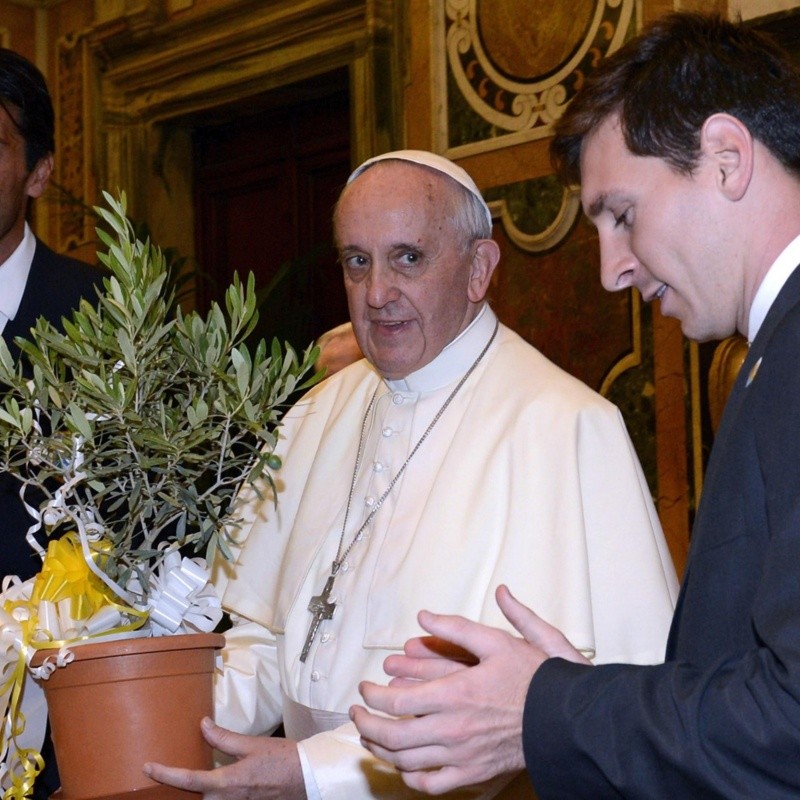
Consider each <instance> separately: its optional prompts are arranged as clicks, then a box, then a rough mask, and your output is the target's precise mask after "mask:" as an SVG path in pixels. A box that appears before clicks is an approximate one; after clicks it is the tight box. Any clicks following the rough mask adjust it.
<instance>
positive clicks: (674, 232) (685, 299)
mask: <svg viewBox="0 0 800 800" xmlns="http://www.w3.org/2000/svg"><path fill="white" fill-rule="evenodd" d="M581 202H582V204H583V208H584V211H585V212H586V214H587V215H588V216H589V218H590V219H591V220H592V222H593V223H594V224H595V225H596V226H597V230H598V235H599V239H600V263H601V267H600V273H601V280H602V282H603V286H604V287H605V288H606V289H608V290H609V291H618V290H620V289H625V288H628V287H630V286H634V287H636V288H637V289H638V290H639V291H640V292H641V294H642V297H643V299H644V300H645V301H646V302H649V301H651V300H660V303H661V312H662V313H663V314H664V315H665V316H668V317H676V318H677V319H679V320H680V322H681V328H682V330H683V332H684V334H685V335H686V336H688V337H690V338H691V339H696V340H697V341H706V340H709V339H722V338H725V337H726V336H729V335H731V334H732V333H734V331H735V330H736V327H737V323H738V322H739V321H740V320H741V318H742V316H743V309H742V302H743V301H742V287H741V285H740V283H741V282H740V281H739V279H738V277H737V268H736V267H735V265H734V263H732V262H733V261H734V260H735V259H729V258H728V257H727V256H726V250H725V243H726V240H727V239H728V238H729V237H728V236H727V233H729V232H727V231H726V230H725V226H724V225H723V220H725V215H724V210H725V209H724V205H723V203H724V200H723V199H722V198H721V197H720V193H719V192H718V191H717V189H716V175H715V174H714V168H713V164H709V163H708V162H706V161H704V160H702V159H701V162H700V164H699V165H698V167H697V169H696V170H695V172H694V173H693V174H692V175H691V176H687V175H683V174H680V173H678V172H676V171H675V170H674V169H673V168H672V167H670V165H669V164H667V163H666V162H665V161H664V160H662V159H660V158H655V157H649V156H644V157H643V156H636V155H633V154H632V153H631V152H630V151H629V150H628V148H627V146H626V144H625V141H624V139H623V135H622V131H621V129H620V125H619V121H618V119H617V117H616V116H612V117H609V118H608V119H607V120H606V121H605V122H604V123H603V124H602V125H600V126H599V127H598V128H597V129H596V130H595V131H594V132H593V133H592V134H590V136H589V137H587V139H586V140H585V142H584V145H583V151H582V153H581ZM728 255H732V254H728Z"/></svg>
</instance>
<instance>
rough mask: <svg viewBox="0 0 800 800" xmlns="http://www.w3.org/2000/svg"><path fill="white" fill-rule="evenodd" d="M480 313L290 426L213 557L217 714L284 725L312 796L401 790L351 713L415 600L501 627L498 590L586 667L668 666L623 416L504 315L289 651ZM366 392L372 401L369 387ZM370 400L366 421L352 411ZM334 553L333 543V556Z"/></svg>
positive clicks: (251, 725) (657, 581)
mask: <svg viewBox="0 0 800 800" xmlns="http://www.w3.org/2000/svg"><path fill="white" fill-rule="evenodd" d="M495 325H496V317H495V315H494V313H493V312H492V311H491V309H489V308H488V306H487V307H485V308H484V309H483V311H482V313H481V314H480V315H479V316H478V318H477V319H476V320H475V321H474V322H473V323H472V325H471V326H470V327H469V328H468V329H467V330H466V331H464V332H463V333H462V334H461V335H460V336H459V337H458V338H457V339H455V340H454V341H453V342H451V343H450V344H449V345H448V346H447V347H446V348H445V349H444V350H443V351H442V353H441V354H440V355H439V356H438V357H437V358H436V359H435V360H434V361H432V362H431V363H430V364H428V365H427V366H425V367H423V368H422V369H421V370H419V371H418V372H415V373H413V374H412V375H409V376H408V377H407V378H405V379H403V380H399V381H384V380H382V379H381V377H380V376H379V375H378V374H377V373H376V372H375V371H374V369H373V368H372V367H371V366H370V365H369V364H368V363H367V362H366V361H360V362H358V363H357V364H354V365H352V366H350V367H348V368H346V369H345V370H343V371H342V372H339V373H336V374H335V375H333V376H331V377H330V378H328V379H327V380H325V381H323V382H322V383H321V384H319V385H318V386H316V387H314V389H312V390H311V391H310V392H309V393H308V394H307V395H306V396H305V397H304V398H303V399H302V400H301V401H300V402H299V403H298V404H297V405H296V406H295V407H294V408H293V409H292V410H291V411H290V412H289V413H288V414H287V415H286V417H285V418H284V423H283V426H282V428H281V440H280V443H279V445H278V448H277V453H278V454H279V455H280V456H281V458H282V459H283V467H282V468H281V470H280V471H279V475H278V479H277V508H276V507H275V506H274V505H273V502H272V499H271V498H267V499H264V500H262V501H257V502H253V503H251V504H250V505H249V507H248V515H247V516H248V520H247V523H246V524H245V525H244V526H243V527H242V528H241V531H240V533H239V534H238V538H239V540H240V541H241V546H240V547H239V548H238V551H237V553H236V559H235V562H234V563H232V564H220V565H218V574H217V582H218V584H219V585H220V586H221V587H224V598H223V604H224V606H225V607H226V608H227V609H228V610H229V611H230V612H231V613H232V615H234V619H235V625H234V627H233V629H232V630H231V631H229V632H228V634H227V645H226V648H225V651H224V654H223V657H224V669H223V674H222V675H221V677H220V678H219V681H218V685H217V689H216V715H217V721H218V722H219V723H220V724H221V725H223V726H225V727H228V728H232V729H234V730H238V731H241V732H245V733H264V732H269V731H271V730H273V729H274V728H275V727H276V726H277V725H278V723H279V722H280V721H281V720H283V721H284V725H285V728H286V734H287V736H288V737H289V738H292V739H300V738H302V739H303V741H302V743H301V744H300V745H299V749H300V756H301V762H302V765H303V772H304V776H305V780H306V787H307V791H308V792H309V796H310V797H322V798H325V800H333V798H336V800H360V799H361V798H373V797H379V798H390V797H391V798H397V797H409V796H411V795H413V794H414V793H413V792H411V790H409V789H407V788H405V787H404V786H403V784H402V782H401V781H400V779H399V777H398V776H397V775H396V774H395V773H394V772H393V771H392V770H391V769H390V768H389V767H388V766H386V765H385V764H383V763H382V762H379V761H377V760H376V759H375V758H374V757H372V756H371V755H370V754H369V752H368V751H366V750H365V749H363V748H362V747H361V746H360V745H359V740H358V733H357V731H356V730H355V727H354V726H353V725H352V724H351V723H350V722H349V720H348V719H347V716H346V715H347V710H348V708H349V707H350V706H351V705H352V704H353V703H360V702H362V701H361V698H360V696H359V694H358V690H357V685H358V682H359V681H360V680H362V679H368V680H371V681H375V682H378V683H385V682H386V680H387V677H386V675H385V673H384V671H383V667H382V665H383V661H384V659H385V658H386V656H387V655H389V654H390V653H393V652H398V651H400V650H402V648H403V644H404V643H405V641H406V640H407V639H409V638H410V637H413V636H418V635H420V634H421V633H423V631H422V630H421V628H420V627H419V626H418V624H417V621H416V614H417V612H418V611H419V609H421V608H425V609H429V610H431V611H435V612H439V613H447V614H461V615H464V616H466V617H468V618H470V619H474V620H480V621H481V622H483V623H486V624H489V625H495V626H498V627H501V628H505V629H510V626H509V624H508V622H507V621H506V620H505V618H504V617H503V616H502V614H501V613H500V611H499V610H498V608H497V606H496V603H495V599H494V592H495V589H496V588H497V586H498V585H499V584H501V583H505V584H507V585H508V586H509V588H510V589H511V590H512V592H514V593H515V595H516V596H517V597H518V598H519V599H520V600H521V601H522V602H523V603H525V604H526V605H528V606H530V607H531V608H533V609H535V610H536V612H537V613H538V614H540V615H541V616H542V617H544V618H545V619H546V620H548V621H549V622H551V623H553V624H554V625H556V626H557V627H558V628H560V629H561V630H562V631H563V632H564V633H565V634H566V636H567V637H568V638H569V639H570V641H571V642H572V643H573V644H574V645H575V646H576V647H578V648H580V649H581V650H583V651H584V652H585V653H587V654H588V655H589V656H590V657H593V658H594V660H595V661H596V662H597V663H601V662H611V661H622V662H630V663H640V664H646V663H658V662H660V661H662V660H663V656H664V647H665V643H666V637H667V631H668V628H669V624H670V620H671V617H672V611H673V607H674V603H675V598H676V596H677V581H676V578H675V573H674V569H673V566H672V562H671V560H670V557H669V553H668V550H667V547H666V544H665V542H664V539H663V535H662V532H661V529H660V526H659V523H658V519H657V516H656V513H655V510H654V508H653V505H652V502H651V498H650V493H649V491H648V487H647V484H646V482H645V480H644V476H643V474H642V471H641V468H640V466H639V462H638V460H637V458H636V455H635V453H634V450H633V446H632V444H631V442H630V439H629V438H628V435H627V432H626V429H625V425H624V423H623V420H622V417H621V415H620V413H619V411H618V410H617V409H616V408H615V407H614V406H613V405H612V404H610V403H609V402H608V401H606V400H604V399H603V398H601V397H600V396H599V395H598V394H596V393H595V392H593V391H591V390H590V389H589V388H587V387H586V386H585V385H584V384H582V383H581V382H580V381H578V380H576V379H575V378H573V377H571V376H569V375H568V374H566V373H565V372H563V371H562V370H561V369H559V368H558V367H556V366H555V365H554V364H552V363H550V362H549V361H548V360H547V359H545V358H544V357H543V356H542V355H541V354H540V353H539V352H538V351H537V350H535V349H534V348H533V347H531V346H530V345H529V344H527V343H526V342H524V341H523V340H522V339H521V338H520V337H519V336H517V335H516V334H515V333H513V332H512V331H511V330H509V329H508V328H506V327H505V326H503V325H501V326H500V327H499V330H498V331H497V335H496V336H495V338H494V341H493V342H492V344H491V346H490V347H489V349H488V351H487V353H486V355H485V357H484V358H483V359H482V360H481V362H480V363H479V364H478V366H477V367H476V369H475V371H474V372H473V374H472V375H471V376H470V377H469V379H468V380H467V381H466V383H465V384H464V385H463V387H462V388H461V390H460V391H459V392H458V393H457V394H456V396H455V397H454V399H453V400H452V402H451V403H450V405H449V406H448V407H447V408H446V410H445V411H444V413H443V414H442V416H441V418H440V419H439V421H438V422H437V423H436V425H435V426H434V427H433V429H432V430H431V432H430V433H429V435H428V436H427V438H426V439H425V441H424V442H423V443H422V445H421V446H420V447H419V449H418V450H417V452H416V454H415V455H414V456H413V458H412V459H411V461H410V462H409V464H408V466H407V468H406V470H405V471H404V473H403V474H402V476H401V478H400V480H399V481H398V482H397V484H396V485H395V486H394V487H393V488H392V490H391V492H390V493H389V494H388V496H387V497H386V499H385V501H384V502H383V504H382V505H381V506H380V508H379V510H378V512H377V514H376V515H375V516H374V518H373V519H372V521H371V522H370V523H369V525H368V526H367V528H366V530H365V531H364V532H363V534H362V536H361V538H360V539H359V540H358V541H357V542H356V543H355V544H354V545H353V546H352V548H351V549H350V551H349V553H348V554H347V555H346V557H345V559H344V563H343V564H342V566H341V569H340V571H339V573H338V575H337V577H336V581H335V585H334V589H333V593H332V595H331V600H332V601H335V603H336V611H335V613H334V615H333V618H332V619H330V620H324V621H322V623H321V624H320V626H319V631H318V633H317V636H316V638H315V640H314V643H313V644H312V646H311V649H310V651H309V653H308V657H307V660H306V661H305V663H301V662H300V659H299V657H300V653H301V651H302V649H303V645H304V642H305V640H306V636H307V634H308V630H309V625H310V623H311V618H312V615H311V613H310V612H309V611H308V604H309V601H310V599H311V597H312V596H314V595H319V594H320V591H321V590H322V588H323V586H324V585H325V582H326V580H327V578H328V576H329V575H330V571H331V563H332V562H333V560H334V558H336V556H337V549H338V548H339V541H340V536H341V534H342V525H343V522H344V518H345V512H346V508H347V505H348V502H347V500H348V494H349V493H350V489H351V483H352V481H353V472H354V466H355V462H356V452H357V449H358V443H359V435H360V433H361V431H362V426H363V429H364V447H363V456H362V459H361V466H360V469H359V471H358V475H357V477H356V480H355V484H354V491H353V496H352V502H351V506H350V511H349V514H348V519H347V529H346V531H345V534H344V538H343V545H342V548H341V551H343V550H345V549H346V548H347V547H348V546H349V545H350V542H351V541H352V539H353V536H354V534H355V533H356V531H357V530H358V529H359V527H360V526H361V525H362V523H363V521H364V520H365V518H366V517H367V516H368V515H369V512H370V510H371V509H372V508H373V507H374V505H375V503H376V502H377V501H378V500H379V498H380V497H381V495H382V494H383V493H384V491H385V490H386V488H387V486H388V485H389V483H390V481H391V480H392V478H393V477H394V476H395V474H396V473H397V471H398V470H399V469H400V467H401V466H402V465H403V463H404V461H405V460H406V458H407V457H408V455H409V453H411V451H412V450H413V448H414V445H415V444H416V443H417V441H418V440H419V439H420V437H421V436H422V435H423V433H424V432H425V430H426V428H427V427H428V425H429V424H430V422H431V420H432V419H433V418H434V416H435V415H436V413H437V412H438V411H439V409H440V408H441V407H442V405H443V403H444V402H445V400H446V399H447V397H448V395H449V394H450V393H451V392H452V390H453V389H454V388H455V386H456V385H457V384H458V382H459V380H460V379H461V378H462V377H463V375H464V374H465V373H466V372H467V370H468V369H469V367H470V366H471V365H472V364H473V362H474V361H475V359H476V358H477V356H478V355H479V354H480V352H481V350H483V348H484V347H485V345H486V343H487V342H488V341H489V339H490V338H491V336H492V332H493V331H494V329H495ZM376 391H377V393H376ZM373 395H374V396H375V402H374V404H373V408H372V410H371V411H370V414H369V416H368V418H366V424H364V423H365V414H366V412H367V409H368V407H369V405H370V401H371V399H372V398H373ZM341 551H340V552H341Z"/></svg>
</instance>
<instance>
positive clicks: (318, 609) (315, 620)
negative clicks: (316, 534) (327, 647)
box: [300, 574, 336, 663]
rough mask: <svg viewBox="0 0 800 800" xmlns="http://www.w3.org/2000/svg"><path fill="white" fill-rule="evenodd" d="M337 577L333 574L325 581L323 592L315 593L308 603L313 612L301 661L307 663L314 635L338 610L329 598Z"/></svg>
mask: <svg viewBox="0 0 800 800" xmlns="http://www.w3.org/2000/svg"><path fill="white" fill-rule="evenodd" d="M335 578H336V575H335V574H331V576H330V577H329V578H328V580H327V581H326V583H325V588H324V589H323V590H322V593H321V594H315V595H314V596H313V597H312V598H311V602H310V603H309V604H308V610H309V611H310V612H311V613H312V614H313V616H312V618H311V625H310V626H309V628H308V635H307V636H306V643H305V644H304V645H303V652H302V653H300V661H301V662H302V663H305V660H306V658H308V651H309V650H310V649H311V645H312V643H313V642H314V637H315V636H316V635H317V631H318V630H319V626H320V624H321V622H322V620H324V619H332V618H333V612H334V611H336V603H331V602H330V600H329V598H330V596H331V590H332V589H333V581H334V579H335Z"/></svg>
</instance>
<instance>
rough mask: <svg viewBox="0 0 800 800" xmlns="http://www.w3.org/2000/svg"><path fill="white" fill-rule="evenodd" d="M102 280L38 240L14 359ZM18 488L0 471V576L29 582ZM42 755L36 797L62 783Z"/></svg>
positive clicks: (32, 570) (8, 336) (45, 751)
mask: <svg viewBox="0 0 800 800" xmlns="http://www.w3.org/2000/svg"><path fill="white" fill-rule="evenodd" d="M101 278H102V273H101V271H100V270H99V269H96V268H94V267H91V266H89V265H88V264H84V263H83V262H82V261H76V260H75V259H72V258H67V257H66V256H61V255H58V254H57V253H54V252H53V251H52V250H51V249H50V248H49V247H47V246H46V245H45V244H44V243H43V242H41V241H39V240H38V239H37V241H36V250H35V252H34V255H33V261H32V262H31V270H30V273H29V274H28V282H27V283H26V284H25V292H24V294H23V295H22V301H21V302H20V306H19V310H18V311H17V315H16V317H15V318H14V319H13V320H9V321H8V323H7V324H6V326H5V328H4V330H3V334H2V335H3V338H4V339H5V341H6V343H7V344H8V347H9V350H10V351H11V354H12V355H13V356H14V357H15V358H16V357H17V356H18V355H19V347H18V346H17V344H16V343H15V342H14V337H16V336H23V337H24V336H28V335H29V334H30V329H31V328H32V327H33V326H34V325H35V323H36V320H37V319H38V318H39V317H45V319H47V320H49V321H50V322H52V323H53V324H54V325H56V326H57V327H58V328H61V327H62V326H61V320H62V317H65V316H66V317H69V315H70V314H71V312H72V311H73V310H74V309H76V308H77V307H78V305H79V304H80V301H81V298H83V297H85V298H86V299H87V300H89V301H94V300H96V298H97V292H96V289H95V287H101V286H102V281H101ZM19 486H20V484H19V482H18V481H17V480H16V479H14V478H13V477H12V476H10V475H8V474H7V473H0V520H1V521H2V522H0V525H2V537H3V538H2V547H0V576H6V575H17V576H19V577H20V578H21V579H22V580H27V579H28V578H30V577H32V576H33V575H35V574H36V573H37V572H38V571H39V568H40V566H41V561H40V560H39V558H38V556H36V555H35V553H34V551H33V550H32V548H31V546H30V545H29V544H28V542H27V540H26V539H25V534H26V532H27V530H28V528H29V526H30V525H31V523H32V522H33V520H32V518H31V517H30V515H29V514H28V513H27V512H26V511H25V508H24V506H23V505H22V501H21V500H20V498H19ZM42 755H43V757H44V760H45V768H44V771H43V772H42V773H41V775H39V777H38V778H37V779H36V783H35V785H34V789H33V798H34V800H46V798H48V797H50V795H51V794H52V793H53V792H55V791H56V789H58V787H59V784H60V781H59V778H58V769H57V767H56V762H55V755H54V754H53V750H52V744H51V742H50V739H49V737H48V738H47V739H46V740H45V742H44V746H43V748H42Z"/></svg>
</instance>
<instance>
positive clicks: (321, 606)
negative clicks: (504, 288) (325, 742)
mask: <svg viewBox="0 0 800 800" xmlns="http://www.w3.org/2000/svg"><path fill="white" fill-rule="evenodd" d="M499 326H500V323H499V322H496V323H495V326H494V330H493V331H492V335H491V336H490V337H489V341H488V342H486V345H485V347H484V348H483V350H481V352H480V354H479V355H478V357H477V358H476V359H475V360H474V361H473V362H472V366H470V368H469V369H468V370H467V371H466V372H465V373H464V375H463V377H462V378H461V380H460V381H459V382H458V384H457V385H456V388H455V389H453V391H452V392H450V395H449V397H448V398H447V400H445V401H444V403H443V404H442V407H441V408H440V409H439V410H438V411H437V412H436V416H435V417H434V418H433V419H432V420H431V422H430V424H429V425H428V427H427V428H426V429H425V432H424V433H423V434H422V436H420V438H419V441H418V442H417V443H416V444H415V445H414V449H413V450H412V451H411V452H410V453H409V454H408V457H407V458H406V460H405V461H404V462H403V464H402V465H401V467H400V469H399V470H397V473H396V474H395V476H394V478H392V480H391V482H390V483H389V485H388V486H387V487H386V489H385V490H384V492H383V494H381V496H380V497H379V498H378V500H377V502H376V503H375V505H374V506H373V507H372V510H371V511H370V512H369V514H368V515H367V518H366V519H365V520H364V522H363V523H362V524H361V526H360V527H359V529H358V530H357V531H356V532H355V534H354V535H353V538H352V539H351V540H350V544H348V545H347V547H346V548H345V550H344V552H342V547H343V546H344V535H345V531H346V530H347V518H348V516H349V515H350V506H351V504H352V502H353V494H354V493H355V488H356V479H357V478H358V471H359V469H360V468H361V458H362V456H363V449H364V444H365V441H364V440H365V434H366V430H367V420H368V419H369V416H370V413H371V411H372V408H373V406H374V405H375V400H376V398H377V396H378V388H379V387H380V384H378V386H376V387H375V391H374V392H373V394H372V399H371V400H370V401H369V405H368V406H367V410H366V411H365V412H364V419H363V421H362V422H361V434H360V436H359V438H358V450H357V451H356V463H355V467H354V468H353V478H352V480H351V481H350V492H349V494H348V495H347V507H346V508H345V512H344V522H343V523H342V532H341V534H340V535H339V545H338V547H337V548H336V558H334V560H333V564H332V565H331V574H330V575H329V576H328V580H327V581H326V582H325V586H324V587H323V589H322V591H321V592H320V593H319V594H316V595H314V596H313V597H312V598H311V601H310V602H309V604H308V610H309V611H310V612H311V615H312V616H311V624H310V625H309V628H308V635H307V636H306V641H305V644H304V645H303V651H302V652H301V653H300V661H301V662H302V663H305V660H306V658H308V653H309V650H311V645H312V644H313V643H314V638H315V637H316V635H317V631H318V630H319V626H320V625H321V624H322V621H323V620H326V619H332V618H333V612H334V611H335V610H336V603H334V602H333V601H332V600H331V599H330V596H331V592H332V591H333V582H334V581H335V580H336V575H337V573H338V572H339V568H340V567H341V566H342V564H343V563H344V561H345V559H346V558H347V556H348V555H349V554H350V551H351V550H352V549H353V546H354V545H355V543H356V542H359V541H361V538H362V534H363V533H364V531H365V530H366V528H367V526H368V525H369V523H370V522H372V519H373V517H374V516H375V515H376V514H377V513H378V510H379V509H380V507H381V506H382V505H383V501H384V500H386V498H387V497H388V496H389V493H390V492H391V491H392V489H393V488H394V486H395V484H396V483H397V481H399V480H400V476H401V475H402V474H403V473H404V472H405V469H406V467H407V466H408V464H409V462H410V461H411V459H412V458H414V456H415V455H416V453H417V450H419V448H420V447H421V446H422V443H423V442H424V441H425V440H426V439H427V438H428V434H429V433H430V432H431V431H432V430H433V428H434V426H435V425H436V423H437V422H438V421H439V420H440V419H441V416H442V414H444V412H445V409H446V408H447V407H448V406H449V405H450V403H451V402H452V400H453V398H454V397H455V396H456V395H457V394H458V392H459V390H460V389H461V387H462V386H463V385H464V384H465V383H466V382H467V379H468V378H469V376H470V375H472V373H473V372H474V371H475V368H476V367H477V366H478V364H480V363H481V360H482V359H483V357H484V356H485V355H486V351H487V350H488V349H489V347H490V346H491V344H492V342H493V341H494V337H495V336H496V335H497V329H498V327H499Z"/></svg>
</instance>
